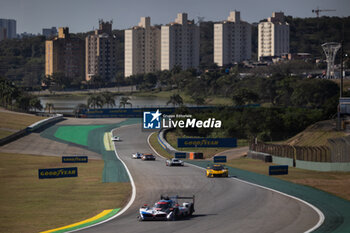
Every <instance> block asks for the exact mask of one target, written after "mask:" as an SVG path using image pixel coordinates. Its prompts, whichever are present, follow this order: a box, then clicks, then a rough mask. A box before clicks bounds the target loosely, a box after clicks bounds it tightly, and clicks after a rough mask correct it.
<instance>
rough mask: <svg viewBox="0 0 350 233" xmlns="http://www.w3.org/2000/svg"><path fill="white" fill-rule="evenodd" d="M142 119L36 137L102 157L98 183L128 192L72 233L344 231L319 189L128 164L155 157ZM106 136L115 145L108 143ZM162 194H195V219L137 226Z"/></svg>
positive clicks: (346, 207) (342, 216)
mask: <svg viewBox="0 0 350 233" xmlns="http://www.w3.org/2000/svg"><path fill="white" fill-rule="evenodd" d="M140 121H141V120H140V119H126V120H123V121H120V122H118V123H114V124H88V125H79V121H76V123H77V124H76V125H62V124H60V125H54V126H52V127H50V128H48V129H46V130H44V131H43V132H41V134H40V136H41V137H43V138H46V139H50V140H55V141H59V142H61V143H66V144H70V145H71V144H74V146H78V147H79V146H81V147H82V148H84V149H87V150H89V151H91V152H93V153H94V154H93V155H92V157H94V156H97V157H100V159H103V160H104V163H105V165H104V170H103V174H102V177H103V179H102V180H103V182H131V183H132V185H133V186H134V187H133V195H134V196H131V197H130V200H129V202H128V205H127V208H125V207H124V208H123V206H121V208H122V209H121V210H120V211H119V212H118V214H116V215H113V216H109V218H104V219H103V221H100V222H98V221H97V222H95V223H94V224H90V225H89V224H88V225H85V226H81V227H76V228H74V229H71V230H72V231H77V230H79V231H80V232H259V233H260V232H262V233H263V232H269V233H270V232H293V233H294V232H310V231H313V232H350V222H349V220H350V213H349V212H350V202H349V201H346V200H344V199H341V198H338V197H336V196H333V195H331V194H328V193H325V192H323V191H320V190H317V189H314V188H311V187H308V186H302V185H297V184H293V183H290V182H287V181H283V180H280V179H277V178H273V177H269V176H264V175H259V174H256V173H252V172H248V171H243V170H240V169H235V168H231V167H230V168H229V172H230V178H212V179H210V178H207V177H206V176H205V171H204V170H203V168H204V167H206V166H207V165H208V163H210V162H209V161H187V160H186V162H185V166H184V167H167V166H166V165H165V159H164V158H162V157H160V156H157V158H156V161H142V160H138V159H132V158H131V154H132V153H135V152H141V153H153V154H155V155H156V152H155V151H153V150H152V148H151V147H150V145H149V143H148V140H147V139H148V137H149V135H150V132H147V131H143V130H142V126H141V124H140ZM111 136H119V137H120V138H121V141H118V142H112V141H110V140H108V139H110V137H111ZM9 150H11V148H9ZM255 184H257V185H255ZM265 187H267V188H265ZM276 190H277V191H276ZM280 192H282V193H280ZM161 194H165V195H177V194H178V195H183V196H187V195H195V197H196V198H195V213H194V216H193V217H191V218H188V219H180V220H178V221H170V222H167V221H165V222H161V221H157V222H154V221H150V222H139V221H137V218H136V217H137V214H138V209H139V208H140V207H141V206H142V205H143V204H148V205H153V203H154V202H156V201H157V200H158V199H159V197H160V195H161ZM285 194H287V195H285ZM82 195H84V194H82ZM289 195H290V196H289ZM294 197H296V198H294ZM323 217H324V219H323ZM99 223H103V224H99ZM92 225H93V226H92ZM91 226H92V227H91ZM316 228H317V229H316ZM62 232H69V231H62Z"/></svg>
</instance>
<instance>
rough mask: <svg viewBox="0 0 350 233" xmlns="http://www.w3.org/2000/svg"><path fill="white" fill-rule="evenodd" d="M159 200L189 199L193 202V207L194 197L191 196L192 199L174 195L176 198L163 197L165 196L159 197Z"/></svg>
mask: <svg viewBox="0 0 350 233" xmlns="http://www.w3.org/2000/svg"><path fill="white" fill-rule="evenodd" d="M160 199H163V200H170V199H172V200H175V201H177V200H179V199H189V200H192V201H193V205H194V199H195V196H194V195H192V197H182V196H179V195H176V196H170V197H169V196H165V195H160Z"/></svg>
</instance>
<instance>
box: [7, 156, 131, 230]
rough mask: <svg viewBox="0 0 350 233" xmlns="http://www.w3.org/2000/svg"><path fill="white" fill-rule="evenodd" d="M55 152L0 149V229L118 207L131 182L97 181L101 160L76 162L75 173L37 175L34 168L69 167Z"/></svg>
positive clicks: (45, 225) (56, 222)
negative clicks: (49, 176) (67, 175)
mask: <svg viewBox="0 0 350 233" xmlns="http://www.w3.org/2000/svg"><path fill="white" fill-rule="evenodd" d="M71 166H72V164H68V165H66V164H62V163H61V158H60V157H48V156H35V155H21V154H8V153H0V189H1V192H0V211H1V215H0V232H39V231H43V230H49V229H53V228H57V227H62V226H65V225H68V224H72V223H75V222H79V221H82V220H85V219H87V218H90V217H92V216H95V215H96V214H98V213H100V212H101V211H103V210H105V209H113V208H119V207H123V206H124V205H125V204H126V202H127V199H128V197H129V196H130V194H131V186H130V183H102V177H101V174H102V170H103V166H104V162H103V161H102V160H89V163H87V164H74V165H73V166H77V167H78V177H76V178H58V179H43V180H39V179H38V169H39V168H55V167H71Z"/></svg>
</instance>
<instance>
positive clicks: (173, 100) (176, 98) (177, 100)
mask: <svg viewBox="0 0 350 233" xmlns="http://www.w3.org/2000/svg"><path fill="white" fill-rule="evenodd" d="M168 104H172V105H174V107H175V106H176V105H179V106H181V105H183V99H182V97H181V96H180V95H179V94H173V95H172V96H170V99H169V101H168V102H167V103H166V105H168Z"/></svg>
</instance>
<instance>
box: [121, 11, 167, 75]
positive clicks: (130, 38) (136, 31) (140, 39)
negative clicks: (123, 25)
mask: <svg viewBox="0 0 350 233" xmlns="http://www.w3.org/2000/svg"><path fill="white" fill-rule="evenodd" d="M124 69H125V71H124V76H125V77H129V76H131V75H134V74H143V73H149V72H155V71H158V70H160V28H159V27H156V26H151V18H150V17H141V21H140V23H139V25H138V26H135V27H133V28H131V29H128V30H125V68H124Z"/></svg>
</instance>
